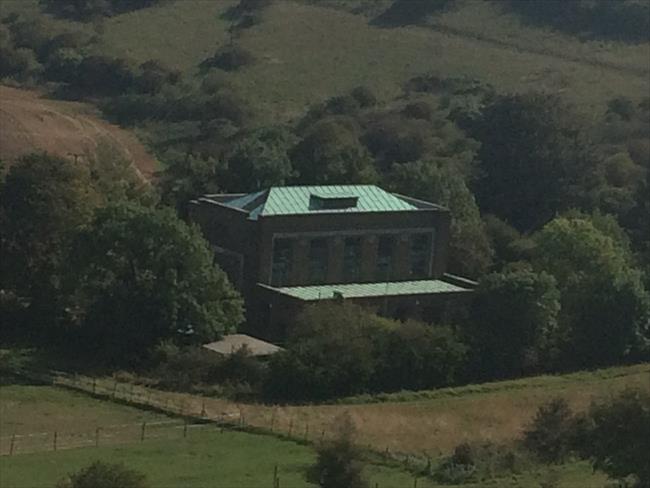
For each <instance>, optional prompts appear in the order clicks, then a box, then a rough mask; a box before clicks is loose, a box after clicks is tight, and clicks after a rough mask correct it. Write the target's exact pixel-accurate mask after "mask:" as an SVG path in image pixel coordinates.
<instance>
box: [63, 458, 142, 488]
mask: <svg viewBox="0 0 650 488" xmlns="http://www.w3.org/2000/svg"><path fill="white" fill-rule="evenodd" d="M56 486H57V488H146V487H147V486H149V485H148V484H147V483H146V482H145V476H144V475H143V474H141V473H138V472H137V471H134V470H132V469H129V468H127V467H126V466H124V465H122V464H110V463H104V462H101V461H96V462H94V463H93V464H91V465H90V466H88V467H86V468H84V469H82V470H80V471H78V472H76V473H74V474H71V475H70V476H69V478H68V479H64V480H61V481H60V482H59V483H57V485H56Z"/></svg>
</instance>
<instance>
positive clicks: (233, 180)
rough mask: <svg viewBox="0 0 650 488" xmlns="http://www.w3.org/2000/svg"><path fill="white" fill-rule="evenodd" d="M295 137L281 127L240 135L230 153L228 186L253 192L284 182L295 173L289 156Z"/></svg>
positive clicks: (235, 189) (226, 174)
mask: <svg viewBox="0 0 650 488" xmlns="http://www.w3.org/2000/svg"><path fill="white" fill-rule="evenodd" d="M293 140H294V136H293V134H291V133H290V132H289V131H287V130H286V129H284V128H283V127H279V126H278V127H265V128H260V129H255V130H253V131H250V132H248V133H245V134H242V135H239V136H238V137H237V141H236V142H235V143H234V144H233V146H234V147H233V148H232V149H231V151H230V153H229V154H228V156H227V165H228V166H227V169H225V171H226V173H225V175H224V180H225V183H224V186H225V187H226V188H227V189H228V190H229V191H236V192H250V191H257V190H260V189H263V188H268V187H271V186H282V185H284V184H285V183H286V182H287V181H288V180H289V179H290V178H291V177H292V176H293V169H292V166H291V160H290V158H289V150H290V147H291V146H292V143H293Z"/></svg>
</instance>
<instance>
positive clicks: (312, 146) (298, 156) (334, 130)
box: [291, 116, 378, 185]
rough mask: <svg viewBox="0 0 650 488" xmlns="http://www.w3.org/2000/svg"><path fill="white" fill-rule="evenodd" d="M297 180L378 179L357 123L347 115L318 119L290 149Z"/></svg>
mask: <svg viewBox="0 0 650 488" xmlns="http://www.w3.org/2000/svg"><path fill="white" fill-rule="evenodd" d="M291 160H292V161H293V163H294V167H295V168H296V170H297V172H298V181H299V182H304V183H311V184H328V185H331V184H353V183H375V182H376V181H377V179H378V176H377V172H376V170H375V168H374V166H373V161H372V158H371V157H370V154H369V153H368V151H367V149H366V148H365V147H364V146H363V145H362V144H361V143H360V142H359V132H358V127H357V126H356V124H355V123H354V121H353V120H351V119H349V118H347V117H335V116H334V117H328V118H325V119H323V120H320V121H318V122H316V123H315V124H314V125H312V126H311V127H310V128H309V129H308V130H307V133H306V134H305V136H304V138H303V139H302V140H301V141H300V142H299V143H298V144H297V145H296V146H295V147H294V148H293V150H292V151H291Z"/></svg>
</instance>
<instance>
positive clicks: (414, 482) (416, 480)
mask: <svg viewBox="0 0 650 488" xmlns="http://www.w3.org/2000/svg"><path fill="white" fill-rule="evenodd" d="M413 488H418V477H417V476H415V477H414V478H413Z"/></svg>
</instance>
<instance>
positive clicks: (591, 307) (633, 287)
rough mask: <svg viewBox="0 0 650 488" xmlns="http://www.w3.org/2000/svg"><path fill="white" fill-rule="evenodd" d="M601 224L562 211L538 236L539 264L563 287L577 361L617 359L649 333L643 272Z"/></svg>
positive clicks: (571, 352)
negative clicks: (635, 266)
mask: <svg viewBox="0 0 650 488" xmlns="http://www.w3.org/2000/svg"><path fill="white" fill-rule="evenodd" d="M597 225H598V227H597ZM599 227H600V228H599ZM601 228H602V229H604V224H597V223H596V225H595V224H594V222H592V221H591V220H590V219H588V218H585V217H582V218H580V217H573V218H565V217H559V218H556V219H554V220H553V221H552V222H550V223H549V224H547V225H546V226H545V227H544V228H543V229H542V230H541V231H539V233H537V234H536V236H535V241H536V244H537V247H536V251H535V253H536V257H535V260H534V262H535V266H536V268H537V269H540V270H544V271H546V272H548V273H550V274H551V275H553V276H554V277H555V279H556V280H557V283H558V287H559V289H560V291H561V293H562V314H561V322H562V324H563V325H562V326H563V328H565V329H566V333H567V335H568V337H569V344H570V346H568V348H569V349H568V350H566V351H565V354H566V355H567V357H568V359H569V360H570V362H571V363H573V364H574V365H575V366H587V365H595V364H612V363H614V362H616V361H618V360H620V359H621V358H623V357H625V356H626V355H628V354H630V353H632V352H633V351H635V350H638V349H639V348H643V347H647V341H648V339H649V338H650V335H649V332H650V330H649V328H648V325H649V322H648V320H649V318H650V297H649V296H648V292H647V291H646V290H645V289H644V286H643V282H642V275H641V273H640V272H639V271H638V270H636V269H635V268H634V267H633V263H632V257H631V255H630V252H629V248H628V247H627V246H626V243H625V242H620V240H617V239H616V237H615V235H613V234H612V231H611V229H610V231H609V232H608V231H607V230H606V229H605V230H601Z"/></svg>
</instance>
